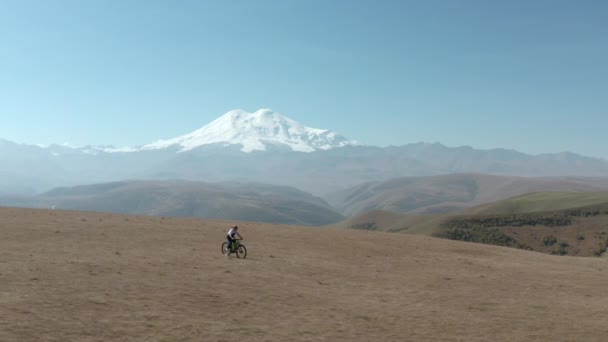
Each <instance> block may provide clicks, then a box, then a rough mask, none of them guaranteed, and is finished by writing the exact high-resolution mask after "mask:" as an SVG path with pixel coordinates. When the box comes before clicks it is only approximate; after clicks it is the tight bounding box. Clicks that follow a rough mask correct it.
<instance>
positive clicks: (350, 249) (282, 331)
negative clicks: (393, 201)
mask: <svg viewBox="0 0 608 342" xmlns="http://www.w3.org/2000/svg"><path fill="white" fill-rule="evenodd" d="M232 223H233V222H227V221H214V220H200V219H183V218H162V217H150V216H126V215H115V214H104V213H86V212H66V211H59V210H55V211H53V210H34V209H8V208H4V209H3V208H0V234H2V238H1V239H0V280H1V281H0V303H1V305H0V317H2V319H0V340H1V341H5V342H30V341H32V342H33V341H41V340H47V341H91V342H98V341H99V342H100V341H127V340H128V341H134V342H139V341H234V340H240V341H268V342H274V341H337V342H340V341H349V342H359V341H362V342H363V341H365V342H367V341H433V342H435V341H497V342H498V341H531V340H532V341H534V340H536V341H581V340H584V341H590V342H594V341H604V340H605V338H606V336H605V333H606V327H605V323H606V322H605V317H606V316H607V315H608V309H607V308H608V289H607V287H606V286H605V284H606V283H607V282H608V272H606V271H607V270H608V267H607V264H606V260H604V259H599V258H573V257H558V256H552V255H546V254H541V253H534V252H530V251H524V250H517V249H510V248H503V247H496V246H487V245H481V244H472V243H463V242H459V241H450V240H444V239H437V238H431V237H426V236H416V235H410V234H387V233H382V232H368V231H351V232H349V233H348V234H344V231H343V230H336V229H310V228H305V227H303V228H300V227H295V226H276V225H270V224H260V223H246V222H242V223H240V222H239V225H240V226H241V227H242V233H243V235H244V237H245V241H244V243H245V244H246V245H247V247H248V249H249V255H248V257H247V259H245V260H242V259H236V258H232V257H224V256H222V255H221V254H220V248H219V246H220V243H221V242H222V240H223V239H224V234H225V232H226V228H225V227H227V226H228V225H230V224H232Z"/></svg>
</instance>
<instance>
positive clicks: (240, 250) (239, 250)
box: [222, 239, 247, 259]
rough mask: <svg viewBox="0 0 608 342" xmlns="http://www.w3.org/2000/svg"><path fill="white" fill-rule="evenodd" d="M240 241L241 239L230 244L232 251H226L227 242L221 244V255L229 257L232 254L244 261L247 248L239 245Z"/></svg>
mask: <svg viewBox="0 0 608 342" xmlns="http://www.w3.org/2000/svg"><path fill="white" fill-rule="evenodd" d="M241 240H243V239H234V243H233V244H232V249H230V250H228V242H227V241H225V242H224V243H222V254H224V255H230V254H232V253H234V254H236V257H237V258H243V259H245V258H246V257H247V248H246V247H245V245H243V244H241Z"/></svg>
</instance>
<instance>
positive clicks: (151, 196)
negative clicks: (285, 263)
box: [0, 181, 343, 225]
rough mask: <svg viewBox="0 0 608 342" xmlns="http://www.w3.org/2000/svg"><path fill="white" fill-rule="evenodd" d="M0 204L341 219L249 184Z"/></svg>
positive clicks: (110, 186)
mask: <svg viewBox="0 0 608 342" xmlns="http://www.w3.org/2000/svg"><path fill="white" fill-rule="evenodd" d="M0 204H4V205H12V206H22V207H44V208H55V209H72V210H86V211H100V212H111V213H129V214H145V215H161V216H165V215H166V216H192V217H206V218H221V219H234V220H246V221H259V222H273V223H287V224H302V225H324V224H329V223H334V222H337V221H340V220H341V219H343V216H341V215H340V214H339V213H337V212H336V211H335V210H334V209H332V208H331V207H330V206H329V205H328V204H327V203H326V202H324V201H323V200H322V199H320V198H317V197H314V196H312V195H310V194H308V193H305V192H302V191H300V190H297V189H295V188H290V187H279V186H271V185H262V184H247V183H230V184H228V183H199V182H186V181H128V182H114V183H105V184H95V185H87V186H77V187H72V188H57V189H53V190H51V191H49V192H47V193H45V194H43V195H40V196H37V197H33V198H32V197H29V198H28V197H21V198H15V197H4V198H2V197H0Z"/></svg>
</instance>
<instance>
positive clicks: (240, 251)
mask: <svg viewBox="0 0 608 342" xmlns="http://www.w3.org/2000/svg"><path fill="white" fill-rule="evenodd" d="M236 257H237V258H243V259H245V258H246V257H247V248H245V246H243V245H240V246H239V248H237V249H236Z"/></svg>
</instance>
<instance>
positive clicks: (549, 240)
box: [543, 235, 557, 247]
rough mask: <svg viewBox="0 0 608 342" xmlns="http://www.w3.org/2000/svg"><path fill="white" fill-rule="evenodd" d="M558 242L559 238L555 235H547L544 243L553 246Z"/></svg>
mask: <svg viewBox="0 0 608 342" xmlns="http://www.w3.org/2000/svg"><path fill="white" fill-rule="evenodd" d="M556 243H557V238H556V237H555V236H553V235H549V236H545V238H544V239H543V244H544V245H545V246H547V247H551V246H553V245H555V244H556Z"/></svg>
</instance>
